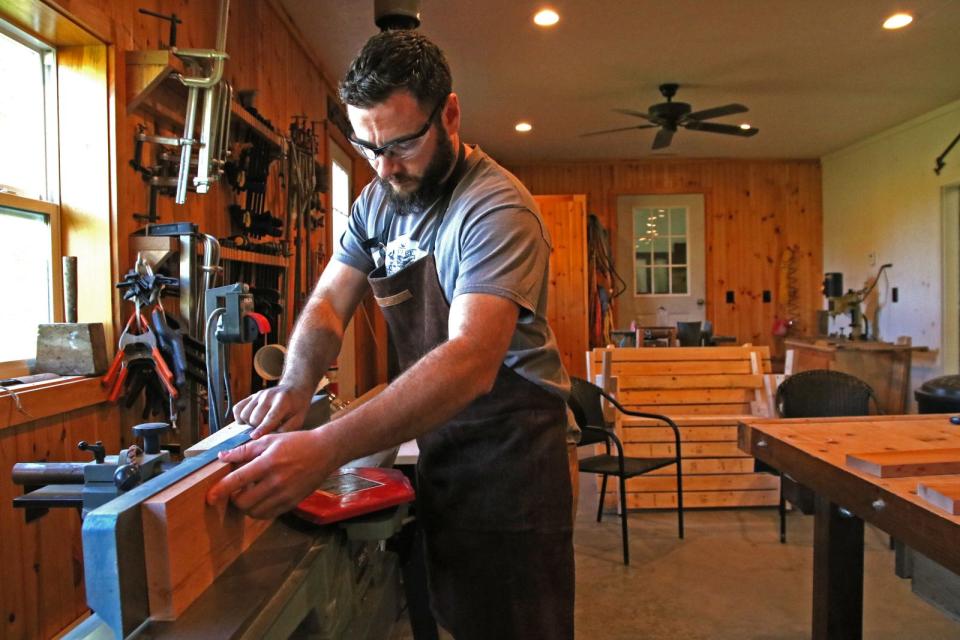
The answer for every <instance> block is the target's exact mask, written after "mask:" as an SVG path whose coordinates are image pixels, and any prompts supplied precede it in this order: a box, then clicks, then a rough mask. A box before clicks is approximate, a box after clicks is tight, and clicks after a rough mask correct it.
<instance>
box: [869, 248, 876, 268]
mask: <svg viewBox="0 0 960 640" xmlns="http://www.w3.org/2000/svg"><path fill="white" fill-rule="evenodd" d="M867 262H869V263H870V266H871V267H875V266H877V252H876V251H871V252H870V253H868V254H867Z"/></svg>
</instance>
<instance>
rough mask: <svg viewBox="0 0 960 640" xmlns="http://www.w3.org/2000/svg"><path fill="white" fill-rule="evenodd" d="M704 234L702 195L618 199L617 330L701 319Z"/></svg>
mask: <svg viewBox="0 0 960 640" xmlns="http://www.w3.org/2000/svg"><path fill="white" fill-rule="evenodd" d="M704 235H705V234H704V212H703V194H701V193H694V194H670V195H636V196H621V197H619V198H618V199H617V237H616V267H617V271H618V272H619V274H620V276H621V277H622V278H623V279H624V280H625V281H626V283H627V290H626V291H625V292H624V293H623V295H621V296H620V297H619V298H617V304H616V314H615V318H616V326H617V328H618V329H624V328H628V327H629V326H630V323H631V322H633V321H636V322H637V324H638V325H639V326H647V327H649V326H676V323H677V322H679V321H697V320H699V321H701V322H702V321H703V320H705V316H704V311H705V308H706V307H705V296H706V284H705V283H706V269H705V265H706V260H705V255H704Z"/></svg>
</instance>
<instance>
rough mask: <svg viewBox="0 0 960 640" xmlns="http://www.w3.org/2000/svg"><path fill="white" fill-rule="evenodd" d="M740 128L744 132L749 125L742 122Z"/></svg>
mask: <svg viewBox="0 0 960 640" xmlns="http://www.w3.org/2000/svg"><path fill="white" fill-rule="evenodd" d="M740 128H741V129H743V130H744V131H746V130H747V129H749V128H750V123H749V122H744V123H743V124H741V125H740Z"/></svg>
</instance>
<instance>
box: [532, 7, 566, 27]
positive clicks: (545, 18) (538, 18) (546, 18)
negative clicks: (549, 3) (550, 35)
mask: <svg viewBox="0 0 960 640" xmlns="http://www.w3.org/2000/svg"><path fill="white" fill-rule="evenodd" d="M533 22H534V24H536V25H537V26H540V27H552V26H553V25H555V24H557V23H558V22H560V14H558V13H557V12H556V11H554V10H553V9H540V11H537V13H536V14H535V15H534V16H533Z"/></svg>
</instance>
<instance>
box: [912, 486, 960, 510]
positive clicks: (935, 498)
mask: <svg viewBox="0 0 960 640" xmlns="http://www.w3.org/2000/svg"><path fill="white" fill-rule="evenodd" d="M917 495H918V496H920V497H921V498H923V499H924V500H926V501H927V502H929V503H930V504H932V505H935V506H937V507H940V508H941V509H943V510H944V511H946V512H947V513H949V514H951V515H954V516H955V515H958V514H960V478H955V479H951V480H924V481H922V482H920V483H918V484H917Z"/></svg>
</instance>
